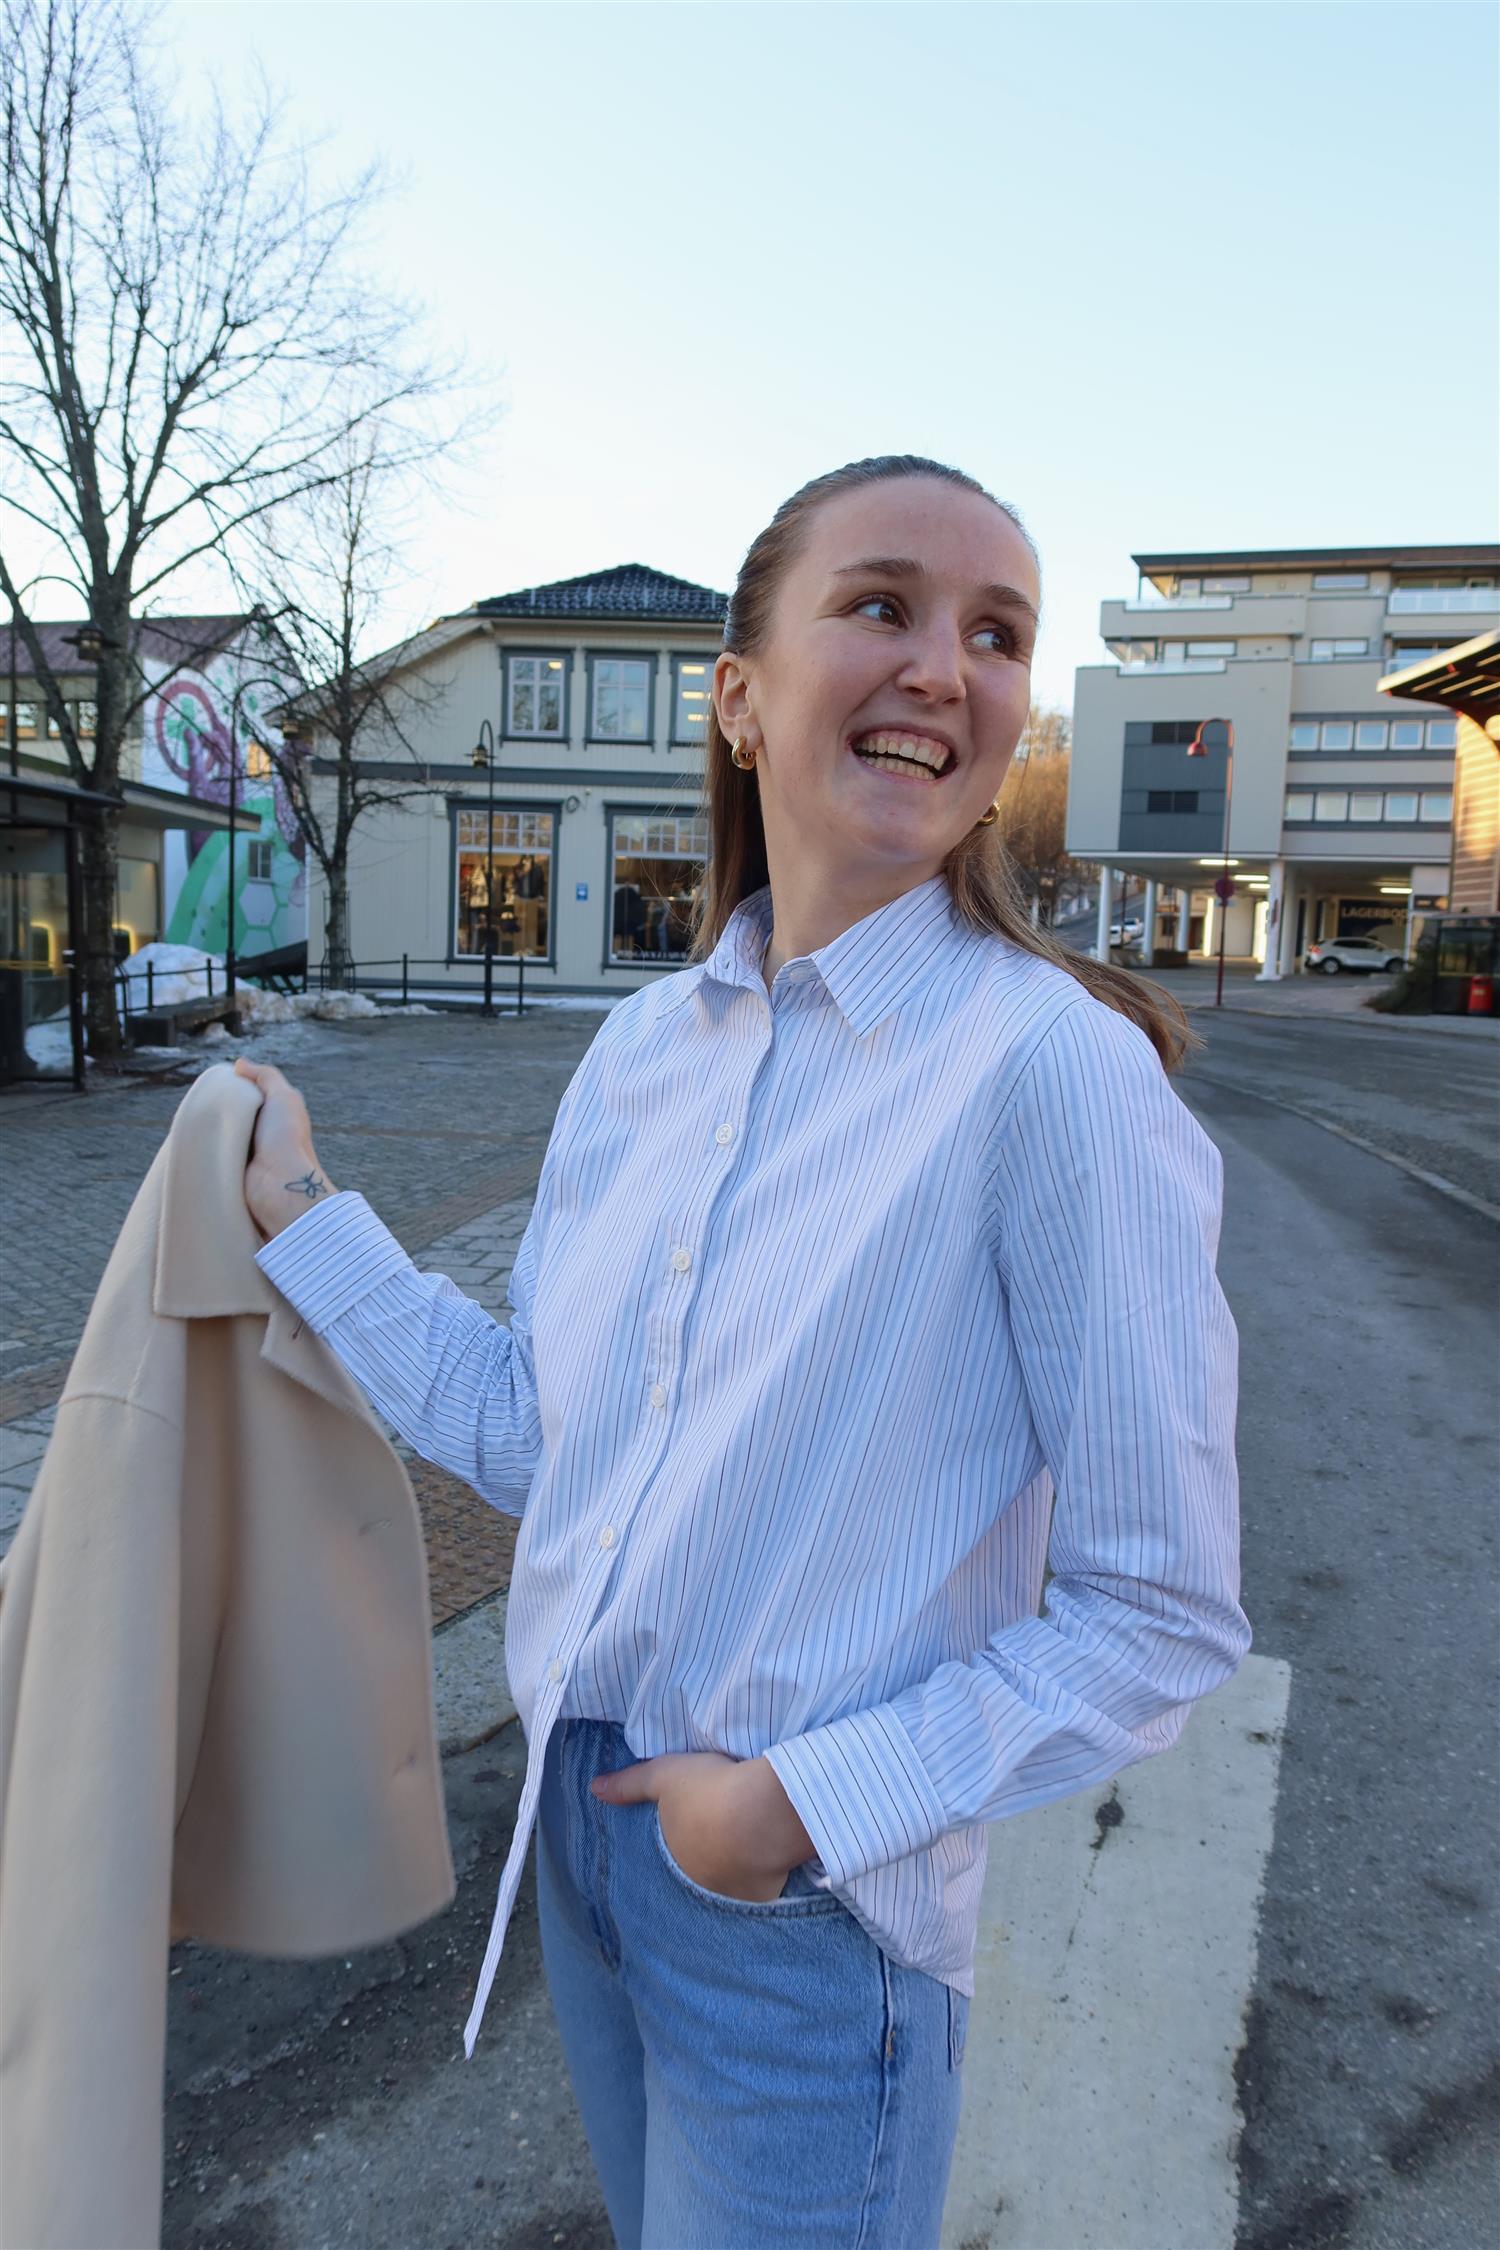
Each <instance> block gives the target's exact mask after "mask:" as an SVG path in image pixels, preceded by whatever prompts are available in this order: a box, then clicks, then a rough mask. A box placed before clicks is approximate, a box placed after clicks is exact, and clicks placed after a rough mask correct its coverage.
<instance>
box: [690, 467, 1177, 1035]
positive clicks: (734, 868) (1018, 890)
mask: <svg viewBox="0 0 1500 2250" xmlns="http://www.w3.org/2000/svg"><path fill="white" fill-rule="evenodd" d="M900 477H940V478H941V479H942V481H943V482H944V483H945V484H951V485H956V486H958V487H959V489H960V490H961V491H964V492H974V493H977V494H978V495H979V497H980V498H981V499H982V500H988V501H989V502H990V503H991V505H992V506H993V507H996V508H998V509H999V510H1000V513H1001V514H1002V515H1003V516H1008V517H1009V519H1010V521H1011V522H1012V523H1013V524H1014V525H1015V527H1016V529H1017V530H1018V531H1019V532H1020V534H1021V537H1022V538H1023V539H1024V540H1025V541H1026V544H1027V545H1028V547H1032V552H1033V554H1034V553H1035V552H1036V550H1035V547H1034V546H1032V541H1031V538H1030V535H1029V533H1028V532H1027V530H1026V527H1025V525H1024V524H1023V523H1022V522H1021V519H1020V517H1019V516H1018V515H1017V514H1016V511H1015V510H1014V508H1010V507H1007V506H1006V504H1005V502H1004V501H1003V500H997V499H996V498H995V496H994V494H993V493H992V492H987V491H986V490H985V488H984V486H983V485H982V484H980V483H978V482H977V480H976V479H975V478H973V477H971V476H967V475H965V473H964V471H963V470H962V469H951V468H948V467H946V466H945V465H944V464H943V463H942V462H940V461H927V460H923V459H922V458H921V456H920V455H918V454H914V453H882V454H877V455H875V456H873V457H872V458H871V459H869V460H865V461H851V462H849V463H848V464H847V466H845V467H844V468H842V469H832V470H830V471H829V473H828V474H827V475H826V476H821V477H814V478H813V479H812V481H811V483H809V484H805V485H803V487H802V489H801V490H800V492H794V493H793V494H792V496H791V498H790V500H784V501H783V502H782V504H781V506H780V507H779V508H778V509H777V511H776V513H775V515H774V516H773V517H772V518H771V520H770V522H769V523H768V524H767V525H766V528H765V530H764V531H762V532H761V533H760V535H759V536H758V537H757V538H756V539H753V540H752V541H751V543H750V547H749V550H748V552H747V554H746V556H745V560H744V562H743V563H742V564H741V566H740V574H739V578H738V579H737V581H736V583H735V588H734V592H733V594H732V595H731V596H730V599H729V608H728V610H727V612H726V613H725V618H724V634H723V643H722V645H723V647H724V648H725V649H728V650H732V651H733V652H734V654H735V655H737V656H753V655H755V653H756V652H757V651H758V650H759V649H761V648H763V647H764V646H765V643H766V640H767V637H768V635H769V633H770V628H771V613H772V609H773V607H774V605H775V600H776V594H777V590H778V588H779V587H780V585H781V581H782V579H783V578H784V577H785V575H786V573H787V571H788V570H789V569H790V568H791V566H792V564H793V563H794V562H795V561H796V560H797V557H798V556H799V554H800V553H801V552H802V547H803V543H804V540H805V538H806V535H807V530H808V526H809V524H810V522H811V520H812V518H813V516H814V515H815V514H816V512H817V510H818V509H819V508H820V507H822V506H823V504H824V502H825V501H828V500H831V499H833V498H834V497H835V496H836V495H837V494H838V493H841V492H850V491H853V490H854V489H855V487H857V486H859V485H865V484H878V483H883V482H887V481H894V480H895V479H897V478H900ZM703 761H704V793H705V809H706V812H707V816H708V839H709V856H708V865H707V867H706V869H705V871H704V876H703V881H702V883H701V885H700V887H699V890H698V892H697V896H696V899H695V902H694V917H693V939H692V944H691V947H690V948H689V955H688V957H689V959H690V960H693V961H702V960H706V959H707V957H708V955H709V954H710V953H712V951H713V949H714V947H715V946H716V945H717V943H718V941H719V938H720V935H721V933H722V931H723V928H724V925H725V923H726V922H727V921H728V920H729V917H730V915H731V914H732V913H733V912H734V909H735V908H736V906H738V905H739V903H740V901H741V900H742V899H745V898H748V897H749V896H750V894H751V892H752V891H758V890H759V889H760V888H761V887H762V885H763V884H765V883H768V882H769V881H770V870H769V868H768V867H767V864H766V832H765V826H764V823H763V822H762V819H761V810H760V788H759V784H758V783H757V781H756V779H755V775H754V772H753V770H752V771H751V772H749V773H746V772H742V771H741V769H740V768H739V767H738V766H736V765H735V764H734V763H733V761H732V760H731V758H730V756H729V744H728V742H727V740H726V738H725V735H724V732H723V729H722V728H721V727H720V725H719V718H718V712H717V709H716V708H715V706H714V704H713V702H712V700H711V699H710V703H709V712H708V725H707V731H706V733H705V736H704V746H703ZM943 872H944V873H945V874H946V876H947V878H948V887H949V889H950V891H951V893H952V896H953V901H954V904H955V906H956V907H957V908H958V911H959V912H960V914H962V915H963V917H964V919H965V920H966V921H967V922H969V923H970V924H971V925H972V926H973V927H974V928H975V929H979V930H989V931H992V932H993V933H995V934H996V935H998V936H1000V937H1004V938H1008V939H1009V940H1010V942H1011V944H1012V945H1017V946H1020V947H1021V948H1022V949H1023V951H1025V952H1027V953H1035V954H1039V955H1040V957H1041V958H1042V959H1043V960H1044V961H1051V962H1053V963H1054V964H1055V965H1056V967H1058V968H1059V969H1065V970H1066V971H1067V973H1068V975H1069V976H1071V977H1076V978H1077V980H1078V982H1079V983H1080V984H1081V985H1082V986H1083V987H1084V989H1085V991H1087V992H1089V993H1091V994H1092V995H1093V997H1094V998H1095V999H1096V1000H1102V1001H1103V1002H1104V1004H1105V1006H1106V1007H1109V1008H1116V1009H1118V1010H1119V1012H1120V1014H1121V1015H1123V1016H1128V1017H1129V1018H1130V1020H1131V1022H1132V1023H1134V1024H1138V1025H1139V1026H1140V1028H1141V1030H1142V1031H1144V1032H1145V1034H1146V1036H1147V1038H1148V1039H1149V1040H1150V1041H1151V1044H1152V1046H1153V1047H1154V1048H1155V1049H1156V1052H1157V1054H1158V1055H1159V1056H1160V1057H1161V1060H1162V1063H1163V1065H1164V1067H1165V1068H1166V1069H1168V1070H1176V1069H1177V1068H1178V1067H1179V1066H1180V1065H1181V1063H1182V1062H1183V1061H1184V1060H1185V1059H1186V1057H1187V1055H1188V1054H1189V1052H1190V1051H1191V1050H1192V1049H1194V1048H1196V1047H1201V1046H1202V1045H1203V1041H1202V1039H1201V1038H1200V1037H1199V1036H1198V1034H1197V1033H1196V1032H1195V1031H1194V1030H1193V1028H1192V1026H1191V1025H1190V1024H1189V1022H1188V1020H1187V1017H1186V1016H1185V1015H1184V1014H1183V1012H1182V1009H1181V1008H1180V1007H1179V1006H1178V1004H1177V1002H1176V1001H1175V1000H1174V999H1173V997H1172V995H1171V994H1170V993H1169V992H1167V991H1165V990H1164V989H1163V987H1162V986H1161V985H1159V984H1153V983H1151V982H1149V981H1148V980H1147V979H1145V978H1143V977H1139V976H1136V975H1134V974H1133V973H1132V972H1131V971H1130V970H1128V969H1117V968H1115V967H1114V965H1113V964H1112V963H1111V962H1108V961H1095V960H1092V959H1091V958H1090V957H1089V956H1088V955H1087V954H1084V953H1075V952H1073V951H1072V950H1071V948H1070V947H1068V946H1065V945H1063V944H1062V943H1061V941H1060V940H1059V939H1057V938H1055V937H1053V936H1052V934H1051V932H1050V931H1048V930H1044V929H1038V928H1033V927H1032V923H1031V920H1030V917H1029V914H1028V911H1027V903H1026V896H1025V891H1024V888H1023V886H1022V884H1021V881H1020V878H1019V876H1018V874H1017V871H1016V866H1015V862H1014V861H1013V860H1012V858H1011V856H1010V853H1009V852H1008V851H1007V849H1006V847H1005V844H1004V842H1003V840H1002V839H1001V837H1000V834H999V831H998V825H997V824H996V823H993V822H992V823H990V824H988V825H986V824H983V823H980V824H977V825H976V826H975V827H973V828H971V829H970V831H969V833H968V834H967V835H966V836H963V837H961V838H960V840H959V841H958V843H956V844H955V845H954V847H953V849H952V851H951V852H950V853H949V854H948V857H947V859H946V860H945V862H944V865H943Z"/></svg>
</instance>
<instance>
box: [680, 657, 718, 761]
mask: <svg viewBox="0 0 1500 2250" xmlns="http://www.w3.org/2000/svg"><path fill="white" fill-rule="evenodd" d="M717 661H718V659H717V658H716V657H712V656H674V657H673V659H672V740H673V741H674V742H701V741H702V740H703V738H704V735H705V734H706V732H707V728H708V715H709V713H710V711H712V709H713V694H712V689H713V680H714V666H715V664H716V663H717Z"/></svg>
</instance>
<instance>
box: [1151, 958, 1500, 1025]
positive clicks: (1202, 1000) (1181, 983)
mask: <svg viewBox="0 0 1500 2250" xmlns="http://www.w3.org/2000/svg"><path fill="white" fill-rule="evenodd" d="M1126 966H1127V967H1128V968H1130V969H1131V970H1132V971H1133V972H1134V974H1135V975H1137V976H1139V977H1143V978H1147V979H1149V980H1150V981H1151V982H1152V983H1153V984H1159V985H1160V986H1161V987H1162V990H1163V991H1164V992H1170V993H1171V995H1172V997H1173V999H1174V1000H1176V1001H1177V1002H1178V1003H1179V1005H1180V1006H1181V1007H1183V1008H1185V1009H1186V1010H1187V1012H1188V1014H1189V1015H1192V1014H1195V1013H1197V1012H1198V1011H1199V1010H1201V1009H1205V1008H1208V1009H1212V1008H1214V1007H1215V1005H1216V998H1215V995H1216V993H1217V989H1218V974H1219V972H1218V967H1217V964H1216V963H1202V962H1196V961H1195V962H1194V963H1193V964H1192V966H1191V967H1190V968H1186V969H1147V968H1142V967H1140V966H1139V964H1137V963H1135V962H1127V963H1126ZM1389 981H1390V980H1389V979H1388V978H1387V977H1384V976H1364V975H1355V976H1337V977H1322V976H1308V975H1302V976H1295V977H1280V978H1274V979H1273V978H1264V979H1263V978H1262V977H1261V976H1260V975H1259V974H1258V972H1257V968H1256V964H1255V963H1254V962H1253V961H1226V962H1225V964H1224V1002H1223V1005H1224V1007H1225V1008H1226V1009H1229V1008H1233V1009H1234V1010H1235V1012H1236V1013H1237V1014H1240V1015H1247V1016H1293V1017H1297V1018H1298V1019H1301V1020H1305V1019H1306V1018H1307V1017H1309V1016H1312V1017H1317V1018H1321V1019H1322V1020H1324V1021H1337V1022H1340V1023H1357V1024H1364V1025H1366V1026H1368V1027H1371V1028H1373V1029H1375V1030H1377V1031H1383V1030H1387V1029H1390V1030H1396V1031H1432V1032H1438V1033H1440V1034H1442V1035H1443V1036H1445V1037H1453V1038H1459V1039H1478V1040H1485V1039H1489V1040H1500V1016H1425V1015H1399V1016H1397V1015H1386V1014H1384V1013H1382V1011H1381V1010H1379V1009H1377V1008H1372V1007H1370V1006H1368V1005H1367V1003H1368V1002H1369V1001H1370V1000H1371V999H1372V998H1373V997H1374V995H1375V993H1376V992H1378V991H1379V990H1381V989H1382V988H1383V987H1384V986H1385V985H1386V984H1387V983H1388V982H1389Z"/></svg>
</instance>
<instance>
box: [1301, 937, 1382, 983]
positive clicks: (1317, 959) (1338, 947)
mask: <svg viewBox="0 0 1500 2250" xmlns="http://www.w3.org/2000/svg"><path fill="white" fill-rule="evenodd" d="M1302 958H1303V960H1304V961H1305V962H1306V963H1307V966H1308V967H1309V968H1310V969H1316V970H1318V971H1319V973H1320V974H1321V975H1323V976H1325V977H1336V976H1338V975H1339V973H1340V972H1341V971H1342V970H1344V969H1355V970H1358V969H1365V970H1375V969H1399V968H1401V967H1403V965H1404V964H1403V962H1402V959H1401V956H1400V954H1399V953H1393V952H1392V951H1391V949H1390V947H1389V946H1388V945H1377V944H1376V942H1375V940H1374V938H1367V937H1341V938H1325V939H1324V940H1323V942H1322V943H1321V944H1320V945H1310V946H1309V947H1308V949H1307V951H1306V953H1304V954H1303V956H1302Z"/></svg>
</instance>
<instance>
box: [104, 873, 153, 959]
mask: <svg viewBox="0 0 1500 2250" xmlns="http://www.w3.org/2000/svg"><path fill="white" fill-rule="evenodd" d="M115 929H116V939H115V942H116V944H117V945H118V943H119V939H120V933H121V932H125V933H128V937H129V943H128V944H127V945H126V947H125V951H126V953H138V952H139V951H140V949H141V947H142V946H143V945H149V944H150V943H151V941H152V939H153V938H159V937H160V936H161V882H160V874H159V871H158V868H157V865H156V862H155V860H154V859H122V860H120V861H119V863H118V865H117V867H116V871H115ZM122 958H123V956H122Z"/></svg>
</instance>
